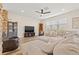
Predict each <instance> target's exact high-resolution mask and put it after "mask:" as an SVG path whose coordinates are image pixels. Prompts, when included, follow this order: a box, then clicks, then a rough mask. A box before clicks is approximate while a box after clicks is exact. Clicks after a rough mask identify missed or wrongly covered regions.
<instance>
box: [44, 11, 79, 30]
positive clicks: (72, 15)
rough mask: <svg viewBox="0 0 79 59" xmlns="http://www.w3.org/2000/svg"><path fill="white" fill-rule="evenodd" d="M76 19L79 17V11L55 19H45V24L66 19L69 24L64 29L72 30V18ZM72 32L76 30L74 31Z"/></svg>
mask: <svg viewBox="0 0 79 59" xmlns="http://www.w3.org/2000/svg"><path fill="white" fill-rule="evenodd" d="M74 17H79V9H77V10H74V11H71V12H68V13H65V14H61V15H58V16H55V17H51V18H47V19H44V20H45V21H44V23H45V24H46V22H49V21H53V20H61V19H66V20H67V24H66V26H65V27H64V29H67V30H71V29H72V18H74ZM72 30H74V29H72Z"/></svg>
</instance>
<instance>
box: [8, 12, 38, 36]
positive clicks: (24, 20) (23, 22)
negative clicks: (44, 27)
mask: <svg viewBox="0 0 79 59" xmlns="http://www.w3.org/2000/svg"><path fill="white" fill-rule="evenodd" d="M9 19H10V21H14V22H16V21H17V22H18V36H19V37H23V35H24V26H35V35H38V23H39V20H38V19H36V20H35V19H31V17H30V18H28V17H24V16H20V15H17V14H13V13H9Z"/></svg>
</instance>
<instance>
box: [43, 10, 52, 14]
mask: <svg viewBox="0 0 79 59" xmlns="http://www.w3.org/2000/svg"><path fill="white" fill-rule="evenodd" d="M48 13H51V12H50V11H49V12H44V13H43V14H48Z"/></svg>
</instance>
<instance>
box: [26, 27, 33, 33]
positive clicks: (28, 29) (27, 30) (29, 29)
mask: <svg viewBox="0 0 79 59" xmlns="http://www.w3.org/2000/svg"><path fill="white" fill-rule="evenodd" d="M25 32H34V26H25Z"/></svg>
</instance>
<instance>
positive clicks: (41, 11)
mask: <svg viewBox="0 0 79 59" xmlns="http://www.w3.org/2000/svg"><path fill="white" fill-rule="evenodd" d="M44 10H45V9H41V10H40V11H35V12H37V13H40V14H48V13H51V12H50V11H46V12H44Z"/></svg>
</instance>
